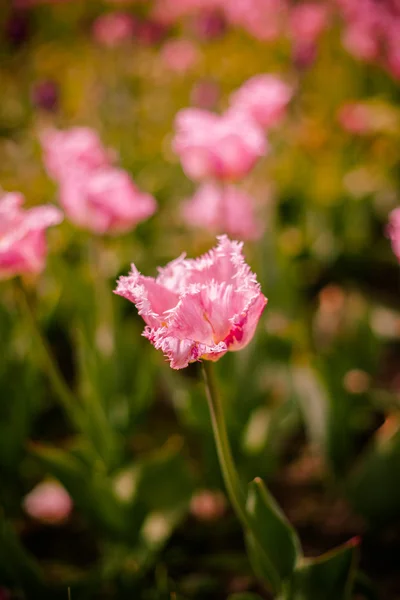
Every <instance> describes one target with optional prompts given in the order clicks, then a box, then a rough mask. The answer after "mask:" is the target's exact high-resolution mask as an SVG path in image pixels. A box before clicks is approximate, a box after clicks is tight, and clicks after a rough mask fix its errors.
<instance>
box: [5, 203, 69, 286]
mask: <svg viewBox="0 0 400 600" xmlns="http://www.w3.org/2000/svg"><path fill="white" fill-rule="evenodd" d="M23 203H24V197H23V196H22V194H18V193H15V192H11V193H8V194H4V196H3V197H2V198H0V279H8V278H10V277H14V276H16V275H23V274H37V273H40V272H41V271H42V270H43V269H44V266H45V261H46V255H47V247H46V239H45V230H46V229H47V227H50V226H51V225H57V224H58V223H60V222H61V221H62V220H63V215H62V212H61V211H60V210H58V208H56V207H55V206H50V205H46V206H37V207H34V208H31V209H29V210H23V209H22V208H21V205H22V204H23Z"/></svg>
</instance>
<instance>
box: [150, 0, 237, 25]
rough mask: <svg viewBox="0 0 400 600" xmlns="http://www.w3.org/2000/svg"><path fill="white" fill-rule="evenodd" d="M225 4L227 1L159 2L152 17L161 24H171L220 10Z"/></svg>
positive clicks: (190, 0) (186, 0)
mask: <svg viewBox="0 0 400 600" xmlns="http://www.w3.org/2000/svg"><path fill="white" fill-rule="evenodd" d="M224 2H225V0H157V1H156V2H155V6H154V8H153V12H152V15H153V17H154V18H156V19H158V20H160V21H161V22H163V23H168V24H170V23H175V22H176V21H178V20H180V19H182V18H184V17H187V16H190V15H196V14H204V13H210V12H213V11H214V10H218V9H219V8H222V7H223V4H224Z"/></svg>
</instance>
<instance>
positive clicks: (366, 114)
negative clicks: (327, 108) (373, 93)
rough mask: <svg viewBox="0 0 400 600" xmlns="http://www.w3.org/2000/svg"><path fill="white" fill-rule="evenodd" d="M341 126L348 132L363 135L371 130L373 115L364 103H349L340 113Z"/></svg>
mask: <svg viewBox="0 0 400 600" xmlns="http://www.w3.org/2000/svg"><path fill="white" fill-rule="evenodd" d="M338 119H339V123H340V125H341V126H342V127H343V129H345V130H346V131H349V132H350V133H355V134H357V135H363V134H365V133H368V132H369V131H370V129H371V114H370V110H369V108H368V106H366V105H365V104H363V103H362V102H348V103H346V104H344V105H343V106H342V107H341V108H340V109H339V112H338Z"/></svg>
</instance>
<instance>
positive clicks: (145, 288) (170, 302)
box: [115, 265, 179, 327]
mask: <svg viewBox="0 0 400 600" xmlns="http://www.w3.org/2000/svg"><path fill="white" fill-rule="evenodd" d="M115 293H116V294H118V295H119V296H123V297H124V298H126V299H127V300H130V301H131V302H133V304H135V306H136V308H137V309H138V312H139V315H141V317H142V318H143V320H144V321H145V323H146V324H147V325H149V326H150V327H160V326H161V325H162V323H163V321H164V320H165V315H164V313H165V311H167V310H170V309H171V308H173V307H174V306H176V304H177V303H178V301H179V296H178V295H177V294H175V293H174V292H172V291H170V290H168V289H167V288H165V287H163V286H162V285H160V284H158V283H157V282H156V280H155V279H153V278H152V277H144V276H143V275H141V274H140V273H139V271H138V270H137V269H136V267H135V265H132V266H131V272H130V273H129V275H128V276H127V277H120V278H119V280H118V284H117V289H116V290H115Z"/></svg>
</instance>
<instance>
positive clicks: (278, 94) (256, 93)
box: [231, 75, 293, 128]
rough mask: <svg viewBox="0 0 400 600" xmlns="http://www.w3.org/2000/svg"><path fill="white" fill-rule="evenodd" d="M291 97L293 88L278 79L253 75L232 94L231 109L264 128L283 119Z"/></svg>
mask: <svg viewBox="0 0 400 600" xmlns="http://www.w3.org/2000/svg"><path fill="white" fill-rule="evenodd" d="M292 95H293V88H292V87H291V86H290V85H289V84H287V83H285V82H284V81H282V79H280V78H279V77H277V76H275V75H255V76H254V77H251V79H249V80H248V81H246V83H244V84H243V85H242V87H240V88H239V89H238V90H237V91H236V92H234V93H233V94H232V96H231V107H232V110H233V111H239V112H243V113H244V114H246V115H247V116H248V117H250V118H251V119H253V120H254V121H255V122H256V123H258V125H260V126H261V127H264V128H266V127H270V126H271V125H275V123H276V122H277V121H279V120H280V119H281V118H282V117H283V115H284V113H285V110H286V107H287V105H288V103H289V102H290V99H291V98H292Z"/></svg>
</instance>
